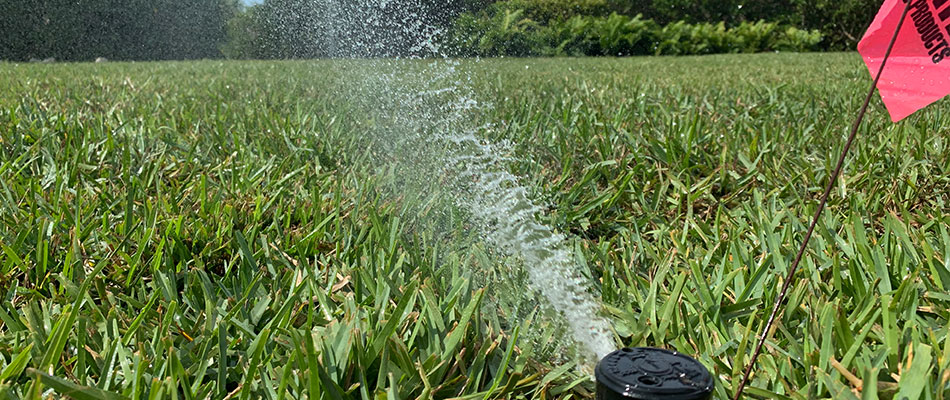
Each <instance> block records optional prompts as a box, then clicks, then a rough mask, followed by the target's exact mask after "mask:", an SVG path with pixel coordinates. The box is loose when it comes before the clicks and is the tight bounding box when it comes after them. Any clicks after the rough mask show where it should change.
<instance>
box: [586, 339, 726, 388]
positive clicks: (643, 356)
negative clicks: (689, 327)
mask: <svg viewBox="0 0 950 400" xmlns="http://www.w3.org/2000/svg"><path fill="white" fill-rule="evenodd" d="M594 375H595V377H596V378H597V400H630V399H637V400H699V399H708V398H709V397H710V396H711V395H712V391H713V387H714V386H715V383H714V382H713V379H712V375H710V374H709V371H708V370H707V369H706V367H704V366H703V365H702V364H700V363H699V361H696V360H695V359H693V358H692V357H689V356H687V355H684V354H680V353H677V352H675V351H669V350H663V349H653V348H646V347H639V348H633V349H631V348H623V349H620V350H617V351H615V352H613V353H610V354H608V355H607V356H606V357H604V359H603V360H600V363H599V364H597V369H596V370H595V371H594Z"/></svg>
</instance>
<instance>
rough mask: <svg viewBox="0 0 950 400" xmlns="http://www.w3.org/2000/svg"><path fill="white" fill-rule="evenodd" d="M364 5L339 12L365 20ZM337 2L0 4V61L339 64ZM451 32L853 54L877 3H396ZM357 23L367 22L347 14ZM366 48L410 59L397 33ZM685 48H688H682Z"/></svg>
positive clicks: (660, 49)
mask: <svg viewBox="0 0 950 400" xmlns="http://www.w3.org/2000/svg"><path fill="white" fill-rule="evenodd" d="M361 1H366V0H357V1H347V2H340V3H339V4H342V5H339V6H338V7H343V8H347V7H350V8H354V7H355V8H358V7H360V4H361ZM330 4H331V2H328V1H325V0H265V1H264V2H263V3H261V4H258V5H255V6H251V7H245V6H241V5H240V4H239V3H238V2H237V0H155V1H145V0H130V1H112V0H88V1H82V2H76V1H69V0H0V59H3V60H19V61H26V60H30V59H46V58H55V59H58V60H87V61H88V60H93V59H95V58H98V57H105V58H108V59H116V60H164V59H196V58H221V57H228V58H250V59H286V58H320V57H329V56H334V55H338V54H336V53H334V48H333V44H334V43H339V42H341V41H346V40H347V39H348V38H349V37H350V36H352V35H353V34H354V32H340V31H338V30H335V29H334V27H335V26H338V25H346V26H354V25H353V24H340V23H339V21H338V20H335V19H334V18H337V17H334V16H333V15H338V14H334V11H333V9H332V7H331V6H330ZM406 5H412V7H414V9H418V10H420V12H419V13H418V14H419V15H421V16H422V19H423V22H424V23H426V24H429V25H432V26H433V27H435V28H437V29H440V30H442V31H443V32H444V35H443V37H444V38H446V41H445V43H443V47H444V49H445V50H446V51H447V52H448V53H449V54H451V55H481V56H501V55H506V56H528V55H535V56H537V55H590V56H597V55H611V56H617V55H633V54H709V53H723V52H725V53H728V52H760V51H773V50H782V51H815V50H842V49H850V48H853V47H854V45H855V44H856V43H857V40H858V39H859V38H860V37H861V35H862V33H863V32H864V30H865V29H866V27H867V25H868V24H869V23H870V21H871V19H872V18H873V16H874V14H875V13H876V11H877V9H878V6H879V1H878V0H843V1H831V0H819V1H805V0H794V1H791V2H788V1H778V0H765V1H755V2H744V1H740V0H701V1H687V0H652V1H644V2H630V1H621V0H502V1H492V0H452V1H449V2H445V1H436V0H426V1H423V2H413V1H409V0H396V1H391V2H390V7H404V6H406ZM350 15H352V16H357V17H358V16H360V15H361V14H360V13H358V12H356V13H351V14H350ZM375 29H376V30H377V32H375V33H374V34H373V35H375V36H372V37H370V38H369V40H385V41H386V42H387V43H388V44H389V45H388V46H387V47H386V48H387V51H386V52H385V53H383V54H378V55H383V56H392V55H410V50H409V49H410V48H411V44H412V43H408V41H407V40H405V38H404V35H403V34H402V33H401V32H402V31H401V28H400V26H399V21H395V20H393V21H384V22H383V24H381V25H380V26H377V27H375ZM678 41H681V42H682V43H675V42H678Z"/></svg>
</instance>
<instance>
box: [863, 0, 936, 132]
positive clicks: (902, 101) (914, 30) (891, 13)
mask: <svg viewBox="0 0 950 400" xmlns="http://www.w3.org/2000/svg"><path fill="white" fill-rule="evenodd" d="M907 1H910V2H911V4H910V10H909V11H908V13H907V18H906V19H905V20H904V24H903V25H902V26H901V28H900V33H899V34H898V36H897V41H896V42H895V43H894V49H893V50H892V51H891V57H890V58H889V59H888V60H887V66H886V67H885V68H884V72H883V74H881V81H880V82H878V85H877V89H878V91H880V93H881V99H882V100H884V105H885V106H887V111H888V112H889V113H890V114H891V120H893V121H894V122H897V121H900V120H902V119H904V118H905V117H907V116H909V115H911V114H913V113H914V112H916V111H917V110H920V109H921V108H924V107H926V106H927V105H929V104H931V103H933V102H935V101H937V100H940V99H941V98H943V97H944V96H946V95H948V94H950V0H885V1H884V5H883V6H882V7H881V10H880V11H878V13H877V17H875V18H874V22H872V23H871V27H870V28H868V31H867V33H865V34H864V38H863V39H861V42H860V43H859V44H858V52H859V53H861V56H862V57H863V58H864V63H865V64H867V67H868V70H869V71H870V72H871V77H872V78H873V77H874V76H876V75H877V72H878V69H879V68H880V67H881V62H882V61H883V60H884V54H885V53H886V52H887V45H888V44H889V43H890V42H891V37H892V36H894V31H896V30H897V24H898V22H899V21H900V18H901V13H903V11H904V7H905V5H906V4H907V3H906V2H907Z"/></svg>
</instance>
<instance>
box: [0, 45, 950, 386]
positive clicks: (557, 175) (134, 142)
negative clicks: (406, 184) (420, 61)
mask: <svg viewBox="0 0 950 400" xmlns="http://www.w3.org/2000/svg"><path fill="white" fill-rule="evenodd" d="M344 65H345V66H347V67H350V66H351V65H350V64H345V63H344V62H329V61H314V62H279V63H278V62H228V63H221V62H197V63H159V64H140V63H137V64H106V65H101V64H100V65H92V64H77V65H13V64H2V65H0V218H2V225H0V250H2V251H0V288H2V291H0V295H2V297H0V394H5V395H6V397H7V398H18V397H22V398H38V397H58V396H60V395H69V396H72V397H74V398H77V399H85V398H149V399H158V398H174V399H203V398H225V397H229V398H242V399H247V398H325V399H337V398H353V399H374V398H379V399H415V398H451V397H461V398H466V399H485V398H506V399H509V398H589V397H591V396H592V385H591V383H590V382H589V380H587V379H586V378H585V377H584V376H582V375H580V374H578V373H577V372H575V370H574V368H573V366H572V364H571V363H570V362H567V363H566V364H564V363H562V362H559V361H558V359H559V357H557V355H556V354H551V352H552V350H551V349H554V348H557V347H556V346H552V345H551V343H556V342H558V341H557V340H555V339H553V337H556V335H555V334H554V332H556V331H557V327H556V323H552V322H551V321H549V319H547V318H544V315H543V314H542V313H539V312H535V313H531V314H530V318H529V319H527V320H525V321H524V323H523V324H520V325H515V326H513V325H512V323H511V319H510V318H508V316H507V315H506V312H507V311H506V309H505V308H504V307H503V305H504V301H502V300H499V299H497V298H496V297H497V296H498V295H499V294H502V293H505V290H501V289H500V288H499V287H505V285H506V282H505V281H503V280H497V279H496V280H494V281H492V280H491V279H487V280H486V279H485V278H481V277H478V276H475V275H478V274H477V273H476V271H484V270H485V269H486V268H488V267H490V265H491V264H493V263H496V261H493V259H492V258H491V255H490V254H487V253H486V250H484V249H483V248H482V247H481V246H479V245H478V244H477V243H476V244H475V245H471V246H469V245H466V246H458V245H453V243H451V242H448V241H447V240H446V239H445V238H443V237H436V236H434V235H433V234H432V233H431V231H429V230H427V229H420V228H419V227H417V226H416V225H414V222H413V220H412V218H409V217H408V216H407V215H406V212H405V211H404V210H406V209H411V208H412V207H415V206H417V205H413V204H406V202H408V201H409V200H406V199H399V198H396V199H394V198H392V197H391V196H387V195H386V194H385V193H384V191H383V190H381V189H380V188H381V187H382V186H384V185H385V184H386V183H385V182H384V181H385V180H386V179H390V178H392V177H389V176H387V175H385V174H374V173H370V172H368V171H370V170H371V169H372V168H367V166H366V163H368V162H370V161H368V160H369V159H368V158H367V156H366V154H365V151H364V150H362V149H363V148H364V146H365V145H366V138H365V134H364V133H365V132H364V131H363V129H364V127H363V125H361V124H362V122H363V121H361V120H360V117H361V115H360V114H359V113H353V112H347V111H348V110H350V109H352V108H351V106H352V105H351V104H349V99H348V97H347V93H342V92H340V90H339V88H340V87H343V86H341V84H340V82H344V81H346V80H348V79H350V77H347V76H346V73H347V71H350V70H352V68H342V66H344ZM461 68H462V69H464V70H466V71H468V72H469V73H471V74H472V77H473V87H474V89H475V91H476V92H477V93H478V95H479V97H480V98H481V99H482V100H485V101H488V102H491V103H493V107H492V108H489V109H484V110H482V111H481V112H480V113H479V114H478V115H477V116H475V117H474V118H476V119H478V121H473V123H476V124H479V123H485V122H491V123H494V124H495V125H494V126H495V129H493V130H490V131H488V132H486V133H485V134H486V135H487V136H489V137H488V138H489V139H492V140H497V141H501V140H507V141H509V142H510V143H512V147H511V151H512V153H513V154H514V155H516V156H517V159H518V161H517V162H515V163H513V164H512V165H511V168H512V169H513V170H514V171H515V172H517V173H518V174H519V175H521V176H524V181H523V183H524V184H525V185H526V186H527V187H529V188H530V189H531V190H532V191H533V192H534V193H536V196H537V198H538V199H539V201H540V202H542V203H543V204H547V205H549V206H550V208H549V212H548V213H547V214H545V215H544V216H542V218H543V219H544V220H545V221H546V222H548V223H549V224H551V225H552V226H554V227H556V229H557V230H559V231H561V232H565V233H568V234H570V235H571V244H572V245H573V246H574V248H575V249H577V254H576V255H575V256H576V257H577V258H578V260H579V261H578V265H579V269H580V271H581V272H582V273H583V274H585V275H587V276H589V277H590V278H591V281H592V282H595V288H596V292H597V294H598V295H599V296H600V297H601V298H602V299H603V301H604V303H605V305H606V307H607V313H608V314H609V315H610V317H611V321H612V322H613V324H614V329H615V330H616V333H617V337H618V345H631V346H659V347H666V348H672V349H676V350H679V351H681V352H684V353H687V354H692V355H695V356H696V357H697V358H698V359H699V360H700V361H702V362H703V363H704V364H705V365H706V366H708V367H709V368H710V369H712V370H713V371H714V375H715V376H716V378H717V389H716V397H717V398H726V397H727V396H731V395H732V393H733V390H734V388H735V387H736V386H737V385H738V377H740V376H741V372H742V368H743V367H744V363H745V361H746V360H747V359H748V357H749V355H750V353H751V347H752V346H753V345H754V341H755V336H756V335H757V332H758V330H759V329H760V328H761V326H762V325H763V324H764V322H765V319H766V317H767V315H768V312H769V308H770V306H771V304H772V302H773V301H774V299H775V297H776V296H777V290H776V286H777V285H778V283H779V282H781V279H783V278H782V277H781V276H783V275H784V273H785V272H786V269H787V267H788V264H789V263H790V261H791V258H792V256H794V251H795V250H796V249H797V246H798V245H799V240H800V238H801V237H802V236H803V233H804V230H805V224H806V223H807V218H808V217H809V216H810V215H811V212H813V211H814V209H815V206H816V200H817V197H818V196H819V195H820V191H821V189H822V186H823V185H824V183H825V182H826V181H825V180H826V179H827V177H828V176H829V175H830V173H831V169H832V167H833V165H832V163H833V161H834V158H835V155H836V154H837V152H838V151H839V149H840V146H841V142H842V141H843V140H842V139H843V136H844V135H845V134H846V133H847V132H846V130H847V128H848V127H849V125H850V123H851V121H852V118H853V115H854V112H855V111H856V110H857V108H858V107H859V104H858V103H859V101H861V100H863V96H862V92H864V91H865V90H866V89H867V86H868V85H869V77H868V74H867V72H866V69H865V68H864V67H863V65H862V64H861V63H860V59H859V58H858V57H857V56H856V55H854V54H823V55H793V54H765V55H748V56H713V57H701V58H634V59H545V60H518V59H507V60H486V61H481V62H478V63H475V62H463V64H462V66H461ZM948 105H950V103H947V102H940V103H938V104H937V105H935V106H931V107H930V108H928V109H927V110H926V111H924V112H922V113H919V114H917V115H915V116H912V117H910V118H909V119H908V120H907V121H905V122H902V123H900V124H891V123H890V122H888V119H887V117H886V114H885V112H884V111H883V108H882V106H881V104H880V102H879V101H877V100H876V101H875V103H874V105H873V106H872V109H871V112H870V114H869V117H868V119H867V121H866V123H865V124H864V126H863V127H862V129H861V132H860V142H859V143H858V144H857V145H856V148H855V149H854V152H853V154H852V156H851V157H850V158H849V163H848V167H847V169H846V170H845V172H844V175H843V177H842V179H841V180H840V183H839V184H838V185H837V187H836V190H835V191H834V192H833V196H832V199H831V203H830V205H829V209H828V210H827V212H826V213H825V215H824V217H823V218H822V220H821V223H820V224H819V227H818V230H817V232H816V236H815V238H814V239H813V241H812V243H811V244H810V246H809V251H808V253H807V255H806V258H805V260H804V262H803V265H802V269H801V270H800V271H799V274H798V275H797V276H796V279H797V282H796V283H795V284H794V285H793V286H792V289H791V291H790V298H789V300H788V302H787V304H786V306H784V307H783V311H782V313H781V314H780V316H779V319H778V320H777V323H776V325H775V328H774V331H773V333H772V336H771V339H770V340H769V341H768V342H767V345H766V348H765V350H764V353H763V356H762V357H761V358H760V360H759V363H758V366H757V368H756V372H755V375H754V378H753V380H752V383H751V387H750V388H748V389H747V392H746V393H747V394H748V395H750V396H752V397H754V398H778V399H781V398H794V399H808V398H860V399H876V398H882V399H884V398H892V397H895V396H896V397H895V398H907V399H911V400H913V399H944V398H950V386H948V384H950V372H948V371H950V329H948V324H947V320H948V317H950V307H948V306H950V294H948V290H947V286H948V285H950V213H948V212H947V211H948V210H950V138H948V137H947V135H946V132H947V131H948V128H950V113H947V112H946V110H947V107H948ZM484 281H489V282H493V283H492V285H494V286H495V287H488V288H484V289H483V288H480V287H479V286H480V284H479V282H484ZM518 332H524V333H523V334H520V335H519V334H518ZM545 332H547V335H545ZM516 338H517V340H515V339H516ZM566 359H567V360H570V359H571V357H566Z"/></svg>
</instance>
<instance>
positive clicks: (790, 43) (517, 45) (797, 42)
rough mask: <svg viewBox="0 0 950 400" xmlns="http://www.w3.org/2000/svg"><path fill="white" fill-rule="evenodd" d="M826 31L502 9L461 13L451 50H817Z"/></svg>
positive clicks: (521, 53)
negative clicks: (538, 15)
mask: <svg viewBox="0 0 950 400" xmlns="http://www.w3.org/2000/svg"><path fill="white" fill-rule="evenodd" d="M821 40H822V35H821V32H819V31H817V30H803V29H798V28H795V27H793V26H787V25H781V24H778V23H773V22H765V21H758V22H742V23H740V24H738V25H736V26H732V27H728V26H726V24H725V23H722V22H719V23H695V24H690V23H686V22H683V21H680V22H674V23H671V24H667V25H665V26H661V25H660V24H658V23H656V22H655V21H653V20H651V19H644V18H643V17H642V15H637V16H634V17H629V16H625V15H620V14H617V13H612V14H610V15H608V16H604V17H597V16H584V15H578V16H573V17H570V18H567V19H565V20H562V21H556V20H553V21H551V22H550V23H548V24H541V23H538V22H537V21H536V20H534V19H531V18H527V17H525V16H524V11H522V10H511V9H504V10H499V11H498V12H497V13H495V14H494V15H490V16H481V17H479V16H476V15H473V14H463V15H461V16H460V17H459V18H458V19H457V20H456V22H455V26H454V28H453V30H452V32H451V34H450V35H449V38H448V42H449V43H448V46H447V47H448V48H449V49H450V50H451V51H453V52H454V53H455V55H458V56H481V57H498V56H514V57H526V56H630V55H694V54H716V53H756V52H765V51H793V52H804V51H817V50H819V49H820V46H819V44H820V43H821Z"/></svg>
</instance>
